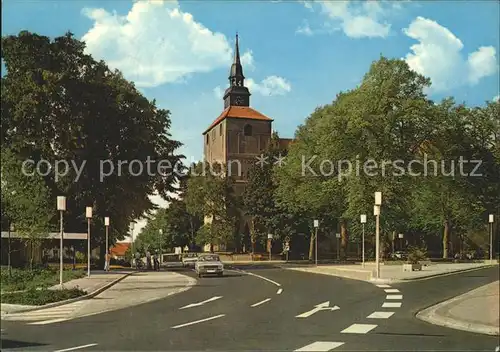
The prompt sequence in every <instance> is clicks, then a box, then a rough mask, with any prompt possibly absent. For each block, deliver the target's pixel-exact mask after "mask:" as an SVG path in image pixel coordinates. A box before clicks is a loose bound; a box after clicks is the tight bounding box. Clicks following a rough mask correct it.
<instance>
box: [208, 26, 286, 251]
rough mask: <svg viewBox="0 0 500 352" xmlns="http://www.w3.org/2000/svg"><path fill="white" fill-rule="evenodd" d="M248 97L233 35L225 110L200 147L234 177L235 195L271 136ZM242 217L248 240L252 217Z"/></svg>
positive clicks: (267, 124)
mask: <svg viewBox="0 0 500 352" xmlns="http://www.w3.org/2000/svg"><path fill="white" fill-rule="evenodd" d="M250 96H251V94H250V91H249V90H248V88H247V87H245V76H244V75H243V67H242V65H241V60H240V50H239V43H238V35H236V45H235V53H234V61H233V63H232V65H231V69H230V73H229V87H228V88H227V89H226V91H225V93H224V96H223V100H224V111H222V113H221V114H220V115H219V117H217V118H216V119H215V120H214V122H212V124H211V125H210V126H209V127H208V128H207V129H206V130H205V132H203V145H204V148H203V149H204V158H205V161H206V162H209V163H211V164H212V163H215V162H217V163H220V164H223V165H226V166H227V168H228V174H230V175H231V176H232V177H233V178H234V180H235V186H234V188H235V189H234V190H235V192H236V194H238V195H240V194H242V193H243V191H244V189H245V186H246V184H247V180H248V173H249V170H250V169H251V167H252V165H255V163H256V162H257V159H256V157H257V156H259V155H261V154H262V153H263V152H264V151H265V150H266V148H267V147H268V145H269V143H270V141H271V135H272V122H273V119H272V118H270V117H268V116H266V115H264V114H263V113H261V112H259V111H257V110H255V109H253V108H252V107H250ZM290 141H291V139H280V145H281V146H282V147H285V148H286V147H287V146H288V144H289V143H290ZM241 220H242V221H240V223H241V225H240V229H239V233H240V234H241V235H243V239H245V238H246V239H249V234H250V229H251V226H252V225H251V219H250V218H249V217H248V216H244V215H242V218H241ZM206 221H207V220H206ZM244 242H247V241H244ZM221 249H222V248H221Z"/></svg>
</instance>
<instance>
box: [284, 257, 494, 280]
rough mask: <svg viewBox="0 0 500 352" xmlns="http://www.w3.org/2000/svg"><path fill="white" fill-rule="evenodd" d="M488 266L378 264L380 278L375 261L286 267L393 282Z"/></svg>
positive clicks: (482, 264) (358, 278)
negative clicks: (411, 268) (407, 267)
mask: <svg viewBox="0 0 500 352" xmlns="http://www.w3.org/2000/svg"><path fill="white" fill-rule="evenodd" d="M486 266H490V264H484V263H465V264H464V263H460V264H431V265H429V266H424V267H422V270H421V271H411V272H410V271H406V272H405V271H403V266H402V265H383V264H382V265H380V279H378V280H377V279H375V263H373V262H369V263H365V267H363V266H362V265H361V264H353V265H319V266H317V267H316V266H308V267H295V268H294V267H286V266H283V268H286V269H290V270H298V271H305V272H310V273H316V274H325V275H333V276H340V277H345V278H349V279H354V280H362V281H377V282H379V283H384V282H386V283H395V282H402V281H408V280H417V279H424V278H428V277H433V276H439V275H445V274H449V273H453V272H460V271H465V270H473V269H478V268H482V267H486Z"/></svg>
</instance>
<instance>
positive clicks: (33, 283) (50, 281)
mask: <svg viewBox="0 0 500 352" xmlns="http://www.w3.org/2000/svg"><path fill="white" fill-rule="evenodd" d="M84 275H85V272H84V271H83V270H65V271H63V281H64V282H67V281H71V280H75V279H79V278H81V277H83V276H84ZM1 283H2V291H4V292H9V291H19V290H27V289H32V288H39V287H42V288H47V287H51V286H54V285H56V284H58V283H59V271H58V270H56V269H54V268H50V267H49V268H45V269H33V270H26V269H15V268H13V269H12V277H9V271H8V270H7V268H6V267H2V270H1ZM2 300H3V296H2Z"/></svg>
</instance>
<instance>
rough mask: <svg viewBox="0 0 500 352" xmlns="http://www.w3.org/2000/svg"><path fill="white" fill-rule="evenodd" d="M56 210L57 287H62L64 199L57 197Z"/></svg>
mask: <svg viewBox="0 0 500 352" xmlns="http://www.w3.org/2000/svg"><path fill="white" fill-rule="evenodd" d="M57 210H59V213H60V216H59V219H60V230H61V239H60V241H59V285H60V286H61V287H62V285H63V270H64V263H63V250H64V248H63V233H64V225H63V212H64V211H65V210H66V197H64V196H58V197H57Z"/></svg>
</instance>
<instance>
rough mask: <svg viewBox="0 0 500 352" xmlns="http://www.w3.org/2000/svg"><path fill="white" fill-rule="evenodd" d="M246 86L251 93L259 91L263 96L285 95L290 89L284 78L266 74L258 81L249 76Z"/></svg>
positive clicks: (290, 86)
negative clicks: (266, 75)
mask: <svg viewBox="0 0 500 352" xmlns="http://www.w3.org/2000/svg"><path fill="white" fill-rule="evenodd" d="M246 86H247V87H248V89H249V90H250V92H251V93H259V94H261V95H263V96H270V95H285V94H287V93H288V92H290V91H291V90H292V85H291V84H290V82H288V81H287V80H286V79H285V78H283V77H279V76H268V77H266V78H264V79H263V80H262V81H261V82H260V83H257V82H255V81H254V80H253V79H251V78H249V79H247V80H246Z"/></svg>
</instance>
